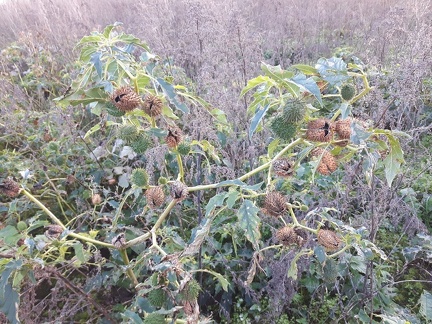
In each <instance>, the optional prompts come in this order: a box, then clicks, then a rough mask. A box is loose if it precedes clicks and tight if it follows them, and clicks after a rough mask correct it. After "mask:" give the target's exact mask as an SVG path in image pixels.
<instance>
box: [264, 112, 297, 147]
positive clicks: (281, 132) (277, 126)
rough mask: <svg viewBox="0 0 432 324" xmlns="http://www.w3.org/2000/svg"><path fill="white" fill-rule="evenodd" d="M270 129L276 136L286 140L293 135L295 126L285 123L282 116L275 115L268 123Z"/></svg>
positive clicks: (295, 129)
mask: <svg viewBox="0 0 432 324" xmlns="http://www.w3.org/2000/svg"><path fill="white" fill-rule="evenodd" d="M270 129H271V130H272V132H273V134H274V135H275V136H276V137H278V138H280V139H283V140H285V141H288V140H290V139H292V138H293V137H294V136H295V134H296V131H297V126H296V125H295V124H290V123H287V122H286V121H285V120H284V118H283V117H282V116H276V117H275V118H274V119H273V120H272V122H271V124H270Z"/></svg>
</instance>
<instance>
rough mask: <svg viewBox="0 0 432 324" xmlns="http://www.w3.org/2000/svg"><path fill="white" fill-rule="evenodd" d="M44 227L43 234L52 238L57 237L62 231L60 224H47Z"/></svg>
mask: <svg viewBox="0 0 432 324" xmlns="http://www.w3.org/2000/svg"><path fill="white" fill-rule="evenodd" d="M45 228H46V229H47V230H46V231H45V233H44V234H45V236H46V237H48V238H49V239H52V240H54V239H57V238H58V237H59V236H60V234H61V233H63V227H61V226H60V225H48V226H45Z"/></svg>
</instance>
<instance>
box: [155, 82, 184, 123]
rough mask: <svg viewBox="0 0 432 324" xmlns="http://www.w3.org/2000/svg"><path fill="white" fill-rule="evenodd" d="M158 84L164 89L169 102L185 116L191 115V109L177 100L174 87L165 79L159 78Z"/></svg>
mask: <svg viewBox="0 0 432 324" xmlns="http://www.w3.org/2000/svg"><path fill="white" fill-rule="evenodd" d="M156 81H157V83H159V85H160V86H161V87H162V90H163V92H164V93H165V95H166V96H167V97H168V100H169V101H170V102H171V103H172V104H173V105H174V106H175V107H176V108H177V109H179V110H181V111H182V112H184V113H185V114H187V113H189V108H188V107H187V106H186V105H185V104H184V103H182V102H179V101H178V99H177V94H176V93H175V90H174V86H173V85H172V84H169V83H168V82H166V81H165V80H164V79H161V78H157V79H156Z"/></svg>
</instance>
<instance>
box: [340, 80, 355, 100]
mask: <svg viewBox="0 0 432 324" xmlns="http://www.w3.org/2000/svg"><path fill="white" fill-rule="evenodd" d="M355 93H356V89H355V87H354V86H353V85H352V84H344V85H343V86H342V88H341V97H342V99H343V100H345V101H350V100H351V99H352V98H354V96H355Z"/></svg>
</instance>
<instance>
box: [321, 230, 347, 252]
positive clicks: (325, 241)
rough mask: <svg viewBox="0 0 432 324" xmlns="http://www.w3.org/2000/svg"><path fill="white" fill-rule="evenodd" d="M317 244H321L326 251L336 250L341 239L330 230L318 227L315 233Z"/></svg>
mask: <svg viewBox="0 0 432 324" xmlns="http://www.w3.org/2000/svg"><path fill="white" fill-rule="evenodd" d="M317 237H318V244H319V245H322V246H323V247H324V248H325V249H326V251H336V250H338V249H339V247H340V245H341V243H342V240H341V239H340V238H339V237H338V236H337V234H336V233H335V232H333V231H331V230H326V229H320V230H319V231H318V233H317Z"/></svg>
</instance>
